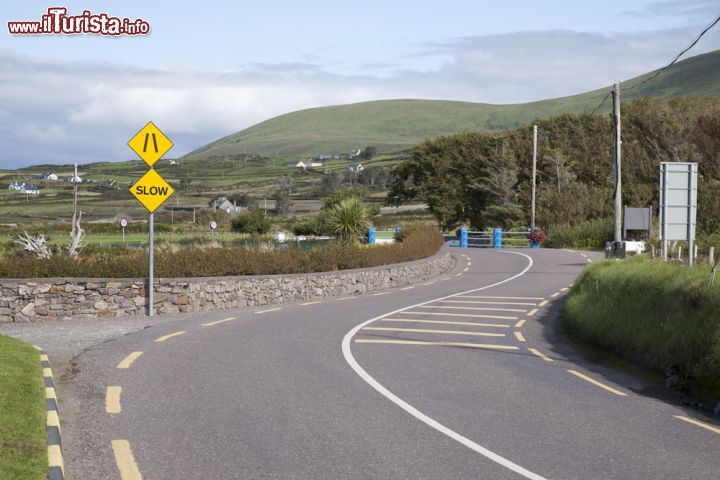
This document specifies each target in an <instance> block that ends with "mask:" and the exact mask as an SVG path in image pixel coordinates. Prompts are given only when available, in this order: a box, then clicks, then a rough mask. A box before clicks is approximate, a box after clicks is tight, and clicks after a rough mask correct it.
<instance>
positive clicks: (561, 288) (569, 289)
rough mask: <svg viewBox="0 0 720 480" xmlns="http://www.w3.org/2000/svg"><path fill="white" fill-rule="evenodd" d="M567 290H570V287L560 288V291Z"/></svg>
mask: <svg viewBox="0 0 720 480" xmlns="http://www.w3.org/2000/svg"><path fill="white" fill-rule="evenodd" d="M568 290H570V289H569V288H567V287H563V288H561V289H560V291H561V292H567V291H568Z"/></svg>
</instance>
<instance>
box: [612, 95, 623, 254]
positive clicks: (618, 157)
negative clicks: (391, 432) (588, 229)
mask: <svg viewBox="0 0 720 480" xmlns="http://www.w3.org/2000/svg"><path fill="white" fill-rule="evenodd" d="M612 93H613V121H614V123H615V235H614V238H613V240H614V241H615V243H616V245H615V248H617V244H618V243H620V242H622V175H621V172H622V168H621V165H622V152H621V148H622V138H621V135H620V82H618V83H616V84H615V86H614V87H613V92H612Z"/></svg>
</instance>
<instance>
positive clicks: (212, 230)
mask: <svg viewBox="0 0 720 480" xmlns="http://www.w3.org/2000/svg"><path fill="white" fill-rule="evenodd" d="M215 229H217V222H216V221H215V220H211V221H210V234H211V235H215Z"/></svg>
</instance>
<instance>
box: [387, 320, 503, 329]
mask: <svg viewBox="0 0 720 480" xmlns="http://www.w3.org/2000/svg"><path fill="white" fill-rule="evenodd" d="M378 321H379V322H408V323H432V324H437V325H465V326H468V327H497V328H510V325H503V324H501V323H476V322H449V321H447V320H415V319H414V318H381V319H380V320H378Z"/></svg>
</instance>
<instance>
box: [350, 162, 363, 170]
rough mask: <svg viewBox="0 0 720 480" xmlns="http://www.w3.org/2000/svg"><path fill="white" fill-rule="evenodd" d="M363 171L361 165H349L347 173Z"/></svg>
mask: <svg viewBox="0 0 720 480" xmlns="http://www.w3.org/2000/svg"><path fill="white" fill-rule="evenodd" d="M363 170H365V167H363V166H362V163H351V164H350V166H349V167H348V172H362V171H363Z"/></svg>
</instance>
